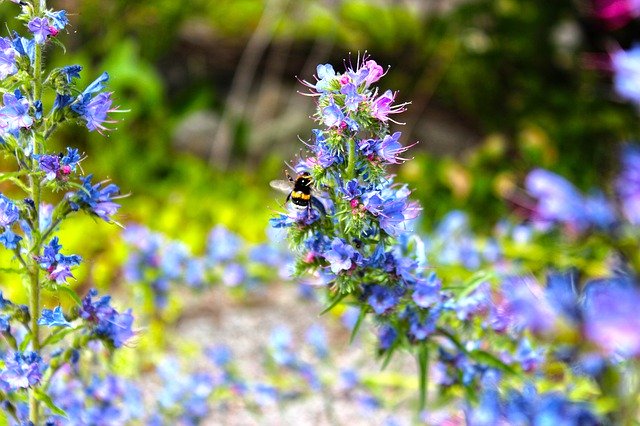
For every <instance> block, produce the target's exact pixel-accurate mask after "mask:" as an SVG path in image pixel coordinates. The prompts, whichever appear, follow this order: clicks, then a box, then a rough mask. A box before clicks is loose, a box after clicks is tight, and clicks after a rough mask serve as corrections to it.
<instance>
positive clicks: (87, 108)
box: [0, 0, 133, 425]
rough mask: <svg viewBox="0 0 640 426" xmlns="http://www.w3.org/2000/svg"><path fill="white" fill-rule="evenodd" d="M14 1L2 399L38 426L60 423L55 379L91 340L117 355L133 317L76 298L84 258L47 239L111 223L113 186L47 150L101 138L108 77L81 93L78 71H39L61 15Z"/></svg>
mask: <svg viewBox="0 0 640 426" xmlns="http://www.w3.org/2000/svg"><path fill="white" fill-rule="evenodd" d="M12 2H13V3H15V4H16V6H15V7H17V8H19V14H18V16H17V18H18V19H19V20H20V21H22V22H24V23H25V24H26V25H25V27H26V28H25V31H24V32H23V33H24V34H23V35H21V34H19V33H17V32H14V33H13V34H10V35H8V36H6V37H0V91H1V92H2V104H1V105H0V151H1V152H2V154H3V155H4V157H6V158H9V159H10V160H11V162H12V163H13V167H12V168H11V170H5V171H3V172H2V173H0V181H2V183H3V184H2V188H3V191H6V193H4V194H0V227H1V229H2V231H1V233H0V244H2V246H4V248H5V249H6V250H9V251H10V252H11V253H12V256H13V257H12V260H11V264H10V265H9V266H10V267H9V268H4V270H5V271H9V272H12V273H14V274H15V275H14V276H15V277H22V278H23V281H24V283H25V286H26V287H27V288H28V299H29V305H28V306H24V305H18V304H15V303H13V302H11V301H9V300H7V299H5V298H4V297H2V296H1V294H2V293H0V333H1V334H2V337H3V338H4V341H3V343H4V345H3V346H2V348H1V349H2V350H1V351H0V354H1V358H0V367H1V370H0V400H2V401H3V403H2V409H3V410H4V411H5V412H6V413H8V415H9V416H10V417H11V419H12V420H14V421H15V422H17V423H19V424H28V423H29V422H30V423H29V424H35V425H38V424H44V419H45V418H47V419H51V418H54V417H64V416H65V415H66V414H65V413H64V411H63V410H61V409H60V408H58V407H57V406H56V403H55V401H54V400H53V399H52V398H51V397H50V396H49V395H48V390H49V389H50V385H51V384H52V382H53V381H54V378H55V376H56V372H57V371H59V370H60V369H61V368H62V367H63V366H71V370H72V371H77V369H78V365H79V361H80V359H81V357H82V354H83V349H86V348H87V345H89V343H90V342H92V341H100V342H102V344H103V345H104V346H105V347H106V348H108V349H110V350H111V349H115V348H119V347H121V346H123V345H124V344H125V342H126V341H127V340H128V339H129V338H130V337H131V336H132V335H133V332H132V329H131V327H132V322H133V317H132V315H131V312H130V311H126V312H118V311H117V310H116V309H115V308H114V307H113V306H111V301H110V298H109V296H103V297H100V298H98V297H97V292H96V291H95V290H92V291H91V292H89V294H87V295H86V296H85V297H84V298H83V299H81V298H80V297H79V296H78V295H77V294H76V293H75V292H74V291H73V290H72V289H71V288H70V287H69V281H70V280H71V279H73V269H74V268H76V267H77V266H78V265H80V263H81V262H82V259H81V258H80V256H78V255H74V254H69V253H67V252H65V251H64V250H63V247H62V244H61V241H60V239H59V237H58V236H56V235H55V234H56V232H57V230H58V228H59V226H60V224H61V223H62V222H63V221H65V220H67V219H68V218H70V217H72V216H74V215H75V214H76V213H77V212H80V211H83V212H85V213H88V214H90V215H92V216H95V217H97V218H100V219H102V220H104V221H105V222H107V223H115V220H114V215H115V214H116V213H117V211H118V208H119V205H118V204H117V203H116V201H115V199H116V198H118V194H119V189H118V187H117V186H116V185H114V184H110V183H108V182H105V181H103V182H93V177H92V175H90V174H89V175H83V170H82V168H81V167H80V163H81V161H82V159H83V157H82V155H81V154H80V153H79V152H78V150H77V149H76V148H73V147H67V148H66V149H65V150H64V151H63V152H60V153H57V152H56V153H54V152H51V151H52V149H51V147H50V140H51V138H52V136H53V135H54V133H55V131H56V129H57V128H59V127H60V126H62V125H64V124H66V123H75V124H80V125H83V126H86V127H87V129H88V130H89V131H98V132H100V133H102V132H104V131H106V130H108V129H107V125H108V123H111V122H112V121H111V120H110V119H109V118H108V114H109V113H111V112H114V111H116V108H112V99H111V93H110V92H108V91H106V90H105V85H106V83H107V80H108V79H109V76H108V74H107V73H103V74H102V75H100V76H99V77H98V78H97V79H96V80H95V81H93V82H92V83H91V84H89V85H88V86H87V87H79V86H78V84H77V79H78V77H79V76H80V72H81V70H82V67H81V66H79V65H71V66H65V67H61V68H54V69H52V70H50V71H48V72H47V71H45V67H44V64H43V53H44V51H45V50H46V49H48V48H51V47H52V45H54V44H60V42H59V41H58V39H57V36H58V34H59V32H60V31H62V30H64V28H65V27H66V26H67V24H68V20H67V16H66V12H65V11H64V10H51V9H48V8H47V5H46V1H44V0H37V1H34V2H30V1H16V0H12ZM61 194H62V195H61ZM45 200H47V201H45ZM49 202H53V204H49ZM42 292H65V293H67V294H68V295H69V296H70V297H71V298H72V299H73V300H74V301H75V302H76V304H77V306H75V307H74V308H73V309H72V310H70V311H69V312H63V310H62V307H61V306H57V307H54V308H53V309H47V308H44V307H43V304H42ZM92 345H93V343H92ZM50 416H53V417H50Z"/></svg>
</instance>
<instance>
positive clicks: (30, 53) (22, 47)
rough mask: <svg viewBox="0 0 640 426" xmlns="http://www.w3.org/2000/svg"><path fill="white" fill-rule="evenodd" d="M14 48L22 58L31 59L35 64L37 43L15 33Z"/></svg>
mask: <svg viewBox="0 0 640 426" xmlns="http://www.w3.org/2000/svg"><path fill="white" fill-rule="evenodd" d="M12 39H13V48H14V49H15V50H16V52H18V54H20V55H22V56H26V57H27V58H29V61H30V63H32V64H33V62H34V60H35V57H36V41H35V40H34V39H32V38H24V37H20V34H18V33H16V32H14V33H13V38H12Z"/></svg>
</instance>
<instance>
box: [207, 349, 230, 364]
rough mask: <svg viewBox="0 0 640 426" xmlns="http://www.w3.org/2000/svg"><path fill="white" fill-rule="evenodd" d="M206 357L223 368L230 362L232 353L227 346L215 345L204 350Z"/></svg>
mask: <svg viewBox="0 0 640 426" xmlns="http://www.w3.org/2000/svg"><path fill="white" fill-rule="evenodd" d="M206 354H207V357H209V358H210V359H211V360H212V361H213V363H214V364H215V365H217V366H218V367H221V368H224V367H226V366H227V365H229V363H230V362H231V359H232V358H233V354H232V353H231V349H229V347H228V346H224V345H217V346H214V347H212V348H209V349H207V350H206Z"/></svg>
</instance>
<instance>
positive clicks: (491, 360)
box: [467, 350, 517, 374]
mask: <svg viewBox="0 0 640 426" xmlns="http://www.w3.org/2000/svg"><path fill="white" fill-rule="evenodd" d="M467 355H468V356H469V357H470V358H471V359H473V360H474V361H476V362H478V363H480V364H484V365H487V366H489V367H493V368H497V369H498V370H501V371H504V372H505V373H509V374H517V372H516V370H515V369H514V368H513V367H512V366H510V365H508V364H505V363H504V362H502V361H501V360H500V359H499V358H497V357H496V356H495V355H493V354H492V353H490V352H487V351H482V350H474V351H469V352H467Z"/></svg>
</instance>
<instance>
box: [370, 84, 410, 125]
mask: <svg viewBox="0 0 640 426" xmlns="http://www.w3.org/2000/svg"><path fill="white" fill-rule="evenodd" d="M395 97H396V94H395V93H393V92H392V91H391V90H387V91H386V92H384V93H383V94H382V95H380V96H379V97H378V98H376V99H374V100H373V102H372V104H371V116H372V117H373V118H377V119H378V120H380V121H382V122H384V123H386V122H387V121H389V120H390V118H389V115H390V114H398V113H401V112H403V111H405V110H406V108H404V105H405V104H400V105H395V106H391V104H393V101H394V99H395ZM391 121H393V120H391Z"/></svg>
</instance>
